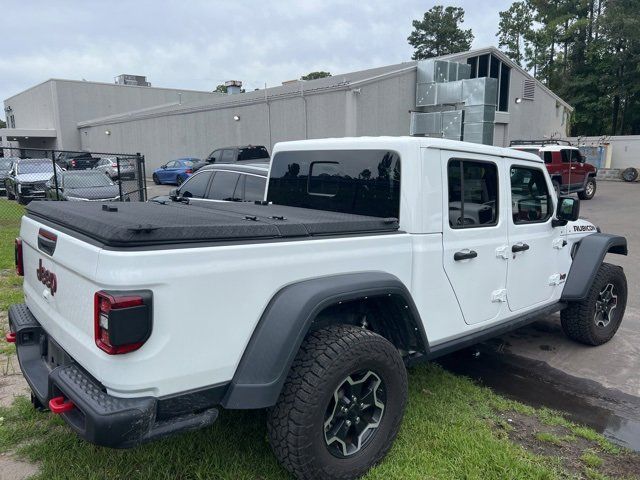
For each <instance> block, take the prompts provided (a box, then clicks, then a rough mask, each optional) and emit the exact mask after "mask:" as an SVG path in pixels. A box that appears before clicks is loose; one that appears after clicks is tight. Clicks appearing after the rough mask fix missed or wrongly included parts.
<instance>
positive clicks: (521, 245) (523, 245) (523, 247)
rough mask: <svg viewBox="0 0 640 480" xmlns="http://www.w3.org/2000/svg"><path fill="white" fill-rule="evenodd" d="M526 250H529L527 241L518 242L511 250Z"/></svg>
mask: <svg viewBox="0 0 640 480" xmlns="http://www.w3.org/2000/svg"><path fill="white" fill-rule="evenodd" d="M526 250H529V245H527V244H526V243H516V244H515V245H514V246H513V247H511V251H512V252H513V253H517V252H524V251H526Z"/></svg>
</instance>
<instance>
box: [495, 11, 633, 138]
mask: <svg viewBox="0 0 640 480" xmlns="http://www.w3.org/2000/svg"><path fill="white" fill-rule="evenodd" d="M497 37H498V42H499V45H500V47H502V48H503V49H504V51H505V53H506V54H507V55H508V56H509V57H510V58H511V59H512V60H513V61H515V62H517V63H519V64H520V65H521V66H523V67H524V68H526V69H528V70H529V71H530V72H532V74H533V75H534V76H535V77H536V78H538V79H539V80H541V81H542V82H544V83H545V84H546V85H547V86H549V88H551V89H552V90H553V91H554V92H556V93H557V94H558V95H559V96H560V97H562V98H563V99H565V100H566V101H567V102H569V103H570V104H571V105H573V106H574V107H575V108H576V111H575V114H574V116H573V120H572V125H571V133H572V134H573V135H620V134H640V81H638V80H637V79H638V75H639V74H640V15H638V0H552V1H548V0H522V1H517V2H514V3H513V4H512V5H511V7H510V8H509V9H508V10H505V11H503V12H500V25H499V31H498V33H497Z"/></svg>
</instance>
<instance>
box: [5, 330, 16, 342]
mask: <svg viewBox="0 0 640 480" xmlns="http://www.w3.org/2000/svg"><path fill="white" fill-rule="evenodd" d="M4 339H5V340H6V341H7V342H9V343H16V334H15V332H9V333H7V334H6V335H5V337H4Z"/></svg>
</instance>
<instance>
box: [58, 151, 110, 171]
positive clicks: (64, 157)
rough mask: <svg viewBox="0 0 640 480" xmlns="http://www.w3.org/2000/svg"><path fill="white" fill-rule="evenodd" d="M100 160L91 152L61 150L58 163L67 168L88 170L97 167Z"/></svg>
mask: <svg viewBox="0 0 640 480" xmlns="http://www.w3.org/2000/svg"><path fill="white" fill-rule="evenodd" d="M99 160H100V159H99V158H93V157H92V156H91V153H90V152H60V153H59V154H58V157H57V158H56V163H57V164H58V165H59V166H60V167H61V168H64V169H65V170H86V169H88V168H93V167H95V166H96V164H97V163H98V161H99Z"/></svg>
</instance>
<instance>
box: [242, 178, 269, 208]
mask: <svg viewBox="0 0 640 480" xmlns="http://www.w3.org/2000/svg"><path fill="white" fill-rule="evenodd" d="M244 177H245V181H244V201H245V202H255V201H256V200H262V199H263V198H264V189H265V186H266V183H267V179H266V178H264V177H255V176H253V175H245V176H244Z"/></svg>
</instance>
